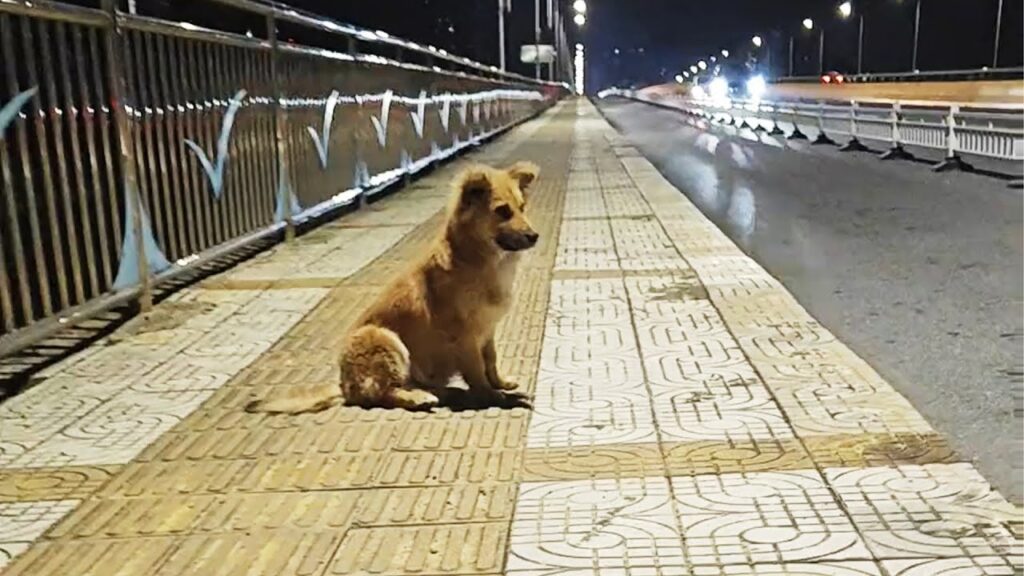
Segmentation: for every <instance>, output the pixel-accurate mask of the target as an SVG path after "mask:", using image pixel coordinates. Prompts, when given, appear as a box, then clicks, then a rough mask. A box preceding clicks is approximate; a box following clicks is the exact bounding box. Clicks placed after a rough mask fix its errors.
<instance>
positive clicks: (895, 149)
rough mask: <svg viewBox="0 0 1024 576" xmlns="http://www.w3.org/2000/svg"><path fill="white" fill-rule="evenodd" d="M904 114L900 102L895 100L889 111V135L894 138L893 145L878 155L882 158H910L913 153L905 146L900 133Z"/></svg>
mask: <svg viewBox="0 0 1024 576" xmlns="http://www.w3.org/2000/svg"><path fill="white" fill-rule="evenodd" d="M902 118H903V114H902V109H901V108H900V103H899V102H895V103H893V105H892V110H891V111H890V113H889V131H890V132H889V137H890V138H891V139H892V146H890V147H889V149H888V150H886V151H885V152H882V153H881V154H880V155H879V156H878V157H879V158H880V159H882V160H910V159H911V158H913V155H912V154H911V153H910V152H907V151H906V150H905V149H904V148H903V142H902V136H901V135H900V120H902Z"/></svg>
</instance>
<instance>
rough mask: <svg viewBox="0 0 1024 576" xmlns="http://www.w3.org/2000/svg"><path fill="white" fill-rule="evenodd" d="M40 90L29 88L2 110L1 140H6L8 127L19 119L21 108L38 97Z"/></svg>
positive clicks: (0, 110)
mask: <svg viewBox="0 0 1024 576" xmlns="http://www.w3.org/2000/svg"><path fill="white" fill-rule="evenodd" d="M38 91H39V88H29V89H28V90H25V91H24V92H20V93H19V94H17V95H16V96H15V97H14V98H12V99H11V101H10V102H8V103H7V104H5V105H4V107H3V108H0V140H3V138H4V131H6V130H7V126H9V125H10V123H11V122H13V121H14V119H15V118H17V117H18V113H19V112H21V108H22V107H23V106H25V104H26V103H27V102H28V101H29V100H31V99H32V97H33V96H35V95H36V92H38Z"/></svg>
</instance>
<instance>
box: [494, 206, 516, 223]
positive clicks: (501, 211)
mask: <svg viewBox="0 0 1024 576" xmlns="http://www.w3.org/2000/svg"><path fill="white" fill-rule="evenodd" d="M494 213H495V214H497V215H498V218H501V219H502V220H511V219H512V209H511V208H509V206H508V204H502V205H501V206H498V207H497V208H495V209H494Z"/></svg>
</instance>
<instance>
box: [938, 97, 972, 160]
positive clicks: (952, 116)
mask: <svg viewBox="0 0 1024 576" xmlns="http://www.w3.org/2000/svg"><path fill="white" fill-rule="evenodd" d="M959 113H960V106H958V105H956V104H953V105H951V106H950V107H949V114H947V115H946V159H945V160H943V161H942V162H939V163H938V164H936V165H935V166H932V170H935V171H936V172H946V171H949V170H965V171H970V170H973V169H974V167H973V166H971V165H970V164H968V163H966V162H964V161H963V159H962V158H960V155H959V154H957V150H959V149H960V142H959V141H958V139H957V138H958V137H957V133H956V116H957V114H959Z"/></svg>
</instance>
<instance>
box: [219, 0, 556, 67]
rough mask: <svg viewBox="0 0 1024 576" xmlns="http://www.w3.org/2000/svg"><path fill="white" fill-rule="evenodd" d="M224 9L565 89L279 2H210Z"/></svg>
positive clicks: (223, 0)
mask: <svg viewBox="0 0 1024 576" xmlns="http://www.w3.org/2000/svg"><path fill="white" fill-rule="evenodd" d="M211 1H213V2H217V3H219V4H223V5H225V6H231V7H233V8H237V9H239V10H244V11H247V12H251V13H255V14H258V15H261V16H273V17H274V18H276V19H278V20H281V21H285V22H291V23H293V24H299V25H301V26H305V27H307V28H312V29H316V30H322V31H325V32H331V33H334V34H340V35H342V36H344V37H346V38H355V39H356V40H359V41H361V42H371V43H374V44H379V45H385V46H391V47H394V48H401V49H402V50H406V51H410V52H415V53H418V54H420V55H423V56H429V57H431V58H435V59H439V60H444V61H447V62H450V63H452V64H457V65H459V66H466V67H468V68H472V69H475V70H477V71H480V72H485V73H488V74H493V75H496V76H499V77H502V78H506V79H514V80H518V81H522V82H529V83H531V84H547V85H551V86H563V84H560V83H557V82H547V81H537V80H536V79H534V78H528V77H526V76H522V75H520V74H515V73H512V72H508V71H502V70H500V69H499V68H498V67H497V66H492V65H488V64H482V63H480V62H477V61H475V60H471V59H469V58H466V57H464V56H457V55H455V54H451V53H449V52H447V51H446V50H443V49H439V48H436V47H434V46H430V45H426V46H424V45H422V44H419V43H416V42H412V41H410V40H404V39H402V38H398V37H396V36H392V35H390V34H388V33H386V32H383V31H380V30H370V29H368V28H360V27H358V26H353V25H351V24H345V23H342V22H338V21H336V20H333V19H330V18H326V17H324V16H319V15H316V14H311V13H309V12H306V11H304V10H299V9H296V8H293V7H291V6H287V5H284V4H278V3H276V2H268V1H262V0H261V1H257V0H211Z"/></svg>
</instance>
